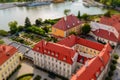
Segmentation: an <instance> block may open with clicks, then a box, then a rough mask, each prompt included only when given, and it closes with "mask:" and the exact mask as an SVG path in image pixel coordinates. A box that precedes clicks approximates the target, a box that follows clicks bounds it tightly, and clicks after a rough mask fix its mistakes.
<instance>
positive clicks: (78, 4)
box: [0, 0, 107, 31]
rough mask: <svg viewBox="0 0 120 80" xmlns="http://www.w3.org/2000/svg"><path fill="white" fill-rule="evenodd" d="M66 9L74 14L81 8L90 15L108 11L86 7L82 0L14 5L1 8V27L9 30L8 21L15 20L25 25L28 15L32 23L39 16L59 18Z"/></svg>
mask: <svg viewBox="0 0 120 80" xmlns="http://www.w3.org/2000/svg"><path fill="white" fill-rule="evenodd" d="M65 9H70V10H71V13H70V14H74V15H77V14H78V11H79V10H80V12H81V14H83V13H87V14H90V15H94V14H103V13H105V12H106V11H107V10H103V9H102V8H98V7H89V8H87V7H84V6H83V4H82V0H78V1H75V2H64V3H52V4H50V5H44V6H37V7H13V8H8V9H4V10H0V29H4V30H7V31H8V30H9V27H8V23H9V22H10V21H14V20H15V21H17V22H18V24H19V25H23V24H24V20H25V18H26V17H29V18H30V21H31V22H32V23H34V22H35V19H37V18H42V19H43V20H45V19H54V18H59V17H62V16H64V10H65Z"/></svg>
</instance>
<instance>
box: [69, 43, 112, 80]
mask: <svg viewBox="0 0 120 80" xmlns="http://www.w3.org/2000/svg"><path fill="white" fill-rule="evenodd" d="M111 50H112V49H111V47H110V45H109V44H107V45H105V47H104V49H103V51H102V52H101V53H100V54H99V55H98V56H96V57H95V58H93V59H91V60H89V62H88V66H87V67H86V65H84V66H83V67H82V68H81V69H80V70H78V72H77V73H76V74H75V75H74V76H73V77H72V78H71V80H92V79H94V80H97V78H96V73H97V72H98V74H100V73H101V67H105V66H106V64H107V63H108V61H109V60H110V51H111ZM86 76H87V77H86Z"/></svg>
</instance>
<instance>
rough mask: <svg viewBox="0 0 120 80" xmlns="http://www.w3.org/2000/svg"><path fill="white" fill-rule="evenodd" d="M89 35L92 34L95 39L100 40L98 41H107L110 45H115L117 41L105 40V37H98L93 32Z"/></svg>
mask: <svg viewBox="0 0 120 80" xmlns="http://www.w3.org/2000/svg"><path fill="white" fill-rule="evenodd" d="M90 35H92V36H93V37H94V38H95V39H96V40H100V41H102V42H105V43H108V42H109V43H110V45H113V46H116V45H117V42H114V41H110V40H107V39H105V38H101V37H99V36H96V35H94V34H93V33H90Z"/></svg>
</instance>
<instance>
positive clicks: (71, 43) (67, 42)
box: [58, 35, 104, 51]
mask: <svg viewBox="0 0 120 80" xmlns="http://www.w3.org/2000/svg"><path fill="white" fill-rule="evenodd" d="M58 44H62V45H65V46H68V47H72V46H74V45H75V44H80V45H83V46H86V47H89V48H92V49H95V50H99V51H101V50H102V49H103V47H104V45H103V44H100V43H96V42H92V41H90V40H86V39H83V38H78V37H76V36H75V35H71V36H69V37H67V38H64V39H63V40H61V41H59V42H58Z"/></svg>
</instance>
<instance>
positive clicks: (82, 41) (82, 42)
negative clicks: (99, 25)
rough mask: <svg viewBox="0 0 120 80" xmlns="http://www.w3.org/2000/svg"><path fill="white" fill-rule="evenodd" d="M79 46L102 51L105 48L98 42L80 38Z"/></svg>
mask: <svg viewBox="0 0 120 80" xmlns="http://www.w3.org/2000/svg"><path fill="white" fill-rule="evenodd" d="M77 43H78V44H80V45H83V46H86V47H89V48H92V49H95V50H98V51H101V50H102V49H103V48H104V45H103V44H100V43H97V42H93V41H90V40H86V39H83V38H79V39H78V41H77Z"/></svg>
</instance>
